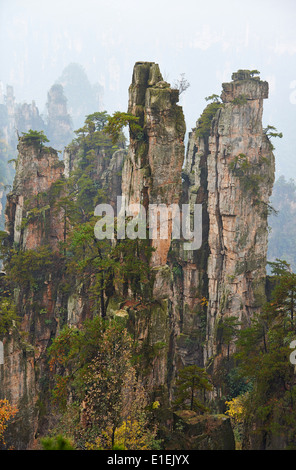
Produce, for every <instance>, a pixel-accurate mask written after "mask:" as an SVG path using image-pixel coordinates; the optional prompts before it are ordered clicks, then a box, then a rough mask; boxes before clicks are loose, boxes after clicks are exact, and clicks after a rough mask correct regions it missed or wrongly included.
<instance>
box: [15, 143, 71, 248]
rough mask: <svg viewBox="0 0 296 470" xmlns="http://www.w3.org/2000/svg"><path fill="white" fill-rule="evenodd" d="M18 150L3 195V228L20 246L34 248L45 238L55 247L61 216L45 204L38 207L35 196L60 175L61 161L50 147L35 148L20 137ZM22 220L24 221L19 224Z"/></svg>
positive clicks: (60, 230)
mask: <svg viewBox="0 0 296 470" xmlns="http://www.w3.org/2000/svg"><path fill="white" fill-rule="evenodd" d="M18 150H19V156H18V160H17V166H16V174H15V179H14V184H13V189H12V191H11V193H9V194H8V196H7V206H6V220H7V223H6V228H7V230H8V232H9V234H10V236H11V238H12V239H13V241H14V242H15V243H18V244H20V245H21V246H22V248H23V249H34V248H37V247H39V246H41V245H42V244H44V242H45V241H46V242H47V243H48V244H49V245H51V246H52V247H57V243H58V242H59V241H61V240H63V229H62V227H63V224H62V221H61V217H62V215H61V214H56V213H53V212H51V210H50V207H49V206H43V207H42V205H40V204H39V201H38V195H40V194H42V193H43V194H47V193H48V191H49V188H51V186H52V185H53V183H55V182H56V181H57V180H58V179H60V178H61V177H62V175H63V171H64V164H63V162H60V161H59V159H58V156H57V152H56V151H55V150H54V149H52V148H39V147H37V146H36V145H27V144H24V142H23V141H22V140H20V142H19V145H18ZM34 209H36V210H38V211H39V217H32V210H34ZM24 219H26V220H27V223H26V224H22V222H23V220H24ZM45 220H46V222H47V223H48V224H47V226H46V229H45V226H44V223H43V222H44V221H45Z"/></svg>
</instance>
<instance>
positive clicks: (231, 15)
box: [0, 0, 296, 179]
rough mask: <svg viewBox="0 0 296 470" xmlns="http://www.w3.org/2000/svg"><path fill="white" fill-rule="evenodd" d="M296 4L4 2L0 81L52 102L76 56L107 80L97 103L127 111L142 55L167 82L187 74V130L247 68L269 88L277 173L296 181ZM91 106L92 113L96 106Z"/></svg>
mask: <svg viewBox="0 0 296 470" xmlns="http://www.w3.org/2000/svg"><path fill="white" fill-rule="evenodd" d="M295 18H296V2H295V1H294V0H281V1H280V2H279V1H273V0H256V1H255V0H249V1H244V2H242V1H238V0H224V1H219V0H218V1H215V0H208V1H205V0H204V1H199V0H182V1H176V0H170V1H168V0H149V1H148V0H146V1H142V0H137V1H136V0H125V1H123V0H106V1H102V0H51V1H44V0H0V57H1V59H0V80H1V81H2V83H3V84H4V86H6V85H12V86H13V87H14V94H15V97H16V100H17V101H18V102H22V101H26V102H29V103H30V102H31V101H32V100H35V102H36V104H37V106H38V108H39V110H40V112H41V113H42V112H43V111H44V109H45V104H46V99H47V92H48V90H49V88H50V87H51V86H52V85H53V84H54V83H55V82H56V80H57V79H58V78H59V77H60V76H61V74H62V72H63V69H64V68H65V67H66V66H68V65H69V64H70V63H72V62H74V63H78V64H80V65H82V66H83V68H84V70H85V72H86V74H87V76H88V78H89V81H90V82H91V83H92V84H95V83H98V84H100V85H101V87H102V91H103V93H102V97H101V102H100V105H99V108H100V109H99V110H101V111H102V110H107V111H108V112H109V113H110V114H111V113H113V112H114V111H117V110H120V111H126V110H127V105H128V86H129V84H130V82H131V77H132V70H133V66H134V63H135V62H136V61H153V62H157V63H158V64H159V66H160V70H161V72H162V74H163V77H164V79H165V80H167V81H168V82H170V83H171V84H173V83H174V81H175V80H177V79H178V78H179V77H180V74H181V73H184V74H185V77H186V79H187V80H188V81H189V83H190V87H189V88H188V89H187V90H186V92H185V93H184V94H182V95H181V99H180V104H181V105H182V106H183V109H184V114H185V119H186V125H187V132H189V131H190V130H191V128H192V127H194V126H195V123H196V120H197V119H198V117H199V116H200V114H201V112H202V111H203V109H204V107H205V106H206V104H207V103H206V101H205V99H204V98H205V97H207V96H209V95H211V94H213V93H215V94H219V95H220V93H221V83H222V82H225V81H230V80H231V74H232V72H235V71H236V70H238V69H240V68H245V69H257V70H259V71H260V77H261V79H262V80H267V81H268V82H269V86H270V94H269V99H268V100H265V103H264V125H268V124H269V125H273V126H275V127H276V128H277V130H278V132H282V133H283V135H284V137H283V138H282V139H275V140H274V141H273V143H274V145H275V147H276V150H275V155H276V171H277V176H279V175H285V177H286V178H288V179H289V178H290V177H292V178H295V179H296V32H295ZM97 110H98V109H93V110H92V111H93V112H94V111H97Z"/></svg>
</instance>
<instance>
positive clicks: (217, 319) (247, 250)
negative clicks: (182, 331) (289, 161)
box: [184, 71, 275, 361]
mask: <svg viewBox="0 0 296 470" xmlns="http://www.w3.org/2000/svg"><path fill="white" fill-rule="evenodd" d="M232 80H233V81H232V82H231V83H224V84H223V85H222V87H223V91H222V94H221V99H222V103H221V104H216V108H217V111H216V112H215V115H214V117H213V119H212V121H211V124H210V127H209V129H208V133H207V132H205V129H204V120H205V114H203V115H202V116H201V118H200V119H199V120H198V121H197V127H196V128H195V129H193V130H192V132H191V134H190V137H189V144H188V152H187V157H186V162H185V169H184V174H185V175H186V178H187V181H188V182H189V183H188V185H187V194H188V198H189V200H195V201H196V200H198V199H199V195H200V194H203V202H204V204H205V205H206V211H207V219H208V226H207V227H204V228H205V229H206V232H207V234H208V240H207V242H208V249H209V252H208V257H207V261H206V264H207V267H206V274H207V278H208V281H207V282H208V308H207V342H206V348H205V361H208V360H209V359H210V358H213V356H215V355H217V353H218V352H219V351H218V341H217V334H216V333H217V327H218V325H219V324H220V323H221V322H223V320H225V318H226V317H227V316H234V317H236V318H237V319H238V321H239V322H242V323H243V324H245V325H246V324H248V323H249V321H250V318H251V317H252V315H253V314H254V313H255V312H256V311H258V309H260V307H261V306H262V303H263V302H264V300H265V276H266V272H265V266H266V252H267V242H268V226H267V214H268V210H269V197H270V195H271V192H272V186H273V182H274V171H275V163H274V155H273V153H272V145H271V143H270V141H269V139H268V137H267V136H266V133H265V132H264V129H263V127H262V112H263V100H264V99H266V98H267V97H268V83H267V82H264V81H261V80H260V79H259V78H258V77H256V78H253V77H252V76H251V74H250V72H248V71H239V72H237V73H234V74H233V75H232ZM213 109H215V108H213ZM208 110H209V108H208ZM205 177H206V180H207V184H206V186H205V179H204V178H205Z"/></svg>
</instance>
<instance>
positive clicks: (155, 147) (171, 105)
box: [122, 62, 185, 266]
mask: <svg viewBox="0 0 296 470" xmlns="http://www.w3.org/2000/svg"><path fill="white" fill-rule="evenodd" d="M178 95H179V93H178V90H175V89H172V88H171V87H170V85H169V84H168V83H166V82H164V81H163V78H162V76H161V73H160V70H159V67H158V65H157V64H155V63H153V62H137V63H136V64H135V67H134V71H133V79H132V84H131V85H130V88H129V106H128V112H129V113H131V114H134V115H135V116H137V117H139V125H140V126H141V127H142V136H141V138H140V139H139V138H138V137H137V136H134V135H133V134H132V132H131V135H130V147H129V151H128V155H127V158H126V161H125V164H124V168H123V177H122V178H123V179H122V194H123V195H124V196H125V197H126V203H127V204H139V203H140V204H143V206H144V207H145V208H146V210H147V215H148V205H149V204H165V205H170V204H178V203H179V199H180V196H181V191H182V187H181V169H182V164H183V160H184V134H185V121H184V116H183V111H182V108H181V107H180V106H178V105H177V104H176V103H177V102H178V98H179V97H178ZM171 217H172V216H169V233H168V237H167V239H160V238H158V239H157V240H152V246H153V247H154V248H156V251H155V252H154V253H153V255H152V260H151V264H152V265H153V266H158V265H165V264H166V261H167V254H168V250H169V248H170V241H171Z"/></svg>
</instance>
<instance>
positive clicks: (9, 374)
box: [0, 62, 274, 448]
mask: <svg viewBox="0 0 296 470" xmlns="http://www.w3.org/2000/svg"><path fill="white" fill-rule="evenodd" d="M267 96H268V84H267V83H266V82H263V81H261V80H260V79H259V78H254V77H253V76H252V74H251V73H250V72H248V71H239V72H237V73H235V74H233V76H232V82H231V83H227V84H223V92H222V95H221V99H222V102H220V101H219V100H217V99H216V98H214V100H213V103H211V104H209V105H208V106H207V107H206V109H205V111H204V112H203V114H202V115H201V117H200V119H199V120H198V121H197V125H196V128H195V129H192V131H191V132H190V134H189V142H188V148H187V151H186V156H185V155H184V134H185V122H184V116H183V112H182V108H181V107H180V106H178V105H177V102H178V97H179V93H178V90H176V89H173V88H171V87H170V85H169V84H168V83H166V82H165V81H164V80H163V78H162V76H161V73H160V70H159V67H158V65H157V64H155V63H152V62H137V63H136V64H135V67H134V71H133V78H132V84H131V86H130V89H129V104H128V113H129V114H133V115H134V116H136V117H137V118H138V121H137V124H136V125H134V126H133V125H130V146H129V149H128V153H127V154H126V152H125V151H124V150H117V151H116V152H115V153H114V154H113V156H112V158H110V159H109V158H108V159H105V158H104V152H103V150H102V151H100V152H98V154H97V155H96V161H95V164H94V167H93V178H94V179H95V181H96V182H97V184H98V187H99V188H104V189H107V194H108V196H109V201H110V202H111V203H112V204H113V205H115V201H116V196H119V195H122V196H124V197H125V199H126V204H127V205H130V204H139V203H140V204H142V205H143V206H144V207H145V209H146V211H147V213H148V215H149V210H151V204H164V205H166V206H167V205H172V204H175V205H178V206H180V209H181V212H182V204H189V205H190V207H191V208H192V207H193V205H194V204H200V205H201V206H202V244H201V246H200V247H199V248H198V249H197V250H194V251H193V250H191V251H190V250H189V251H188V250H185V249H184V243H183V240H182V239H176V240H172V239H171V236H172V214H171V215H170V217H169V229H168V237H167V238H166V239H160V238H156V239H153V240H151V241H149V243H151V245H152V247H153V248H154V249H155V251H154V252H153V254H152V258H151V262H150V265H151V270H152V273H153V280H154V284H153V295H152V297H153V299H152V300H150V301H149V302H148V303H147V305H143V302H142V301H141V300H139V301H138V299H136V300H135V296H133V295H132V293H131V292H129V291H128V292H127V295H126V298H125V302H121V303H119V302H118V299H117V298H116V294H115V295H114V298H112V299H111V300H110V303H109V304H108V312H107V314H108V315H110V316H112V315H116V314H118V315H120V314H121V315H122V314H124V315H126V316H127V317H128V318H129V320H130V325H132V328H133V334H134V336H135V337H136V338H137V340H138V341H139V342H141V343H142V344H146V345H147V347H149V348H150V349H149V351H150V352H151V351H152V350H153V351H154V355H153V356H151V357H150V356H148V355H147V357H149V361H150V362H149V364H146V365H145V367H144V366H143V371H145V374H146V376H145V380H146V385H147V387H148V389H149V390H150V391H151V390H153V391H154V392H153V393H155V395H154V396H156V398H157V399H159V400H163V402H165V401H166V400H168V401H169V400H170V399H171V398H172V397H173V394H174V383H175V377H176V375H177V373H178V369H179V368H181V367H183V366H184V365H191V364H196V365H198V366H200V367H204V366H207V367H208V370H209V371H210V372H211V373H213V374H214V373H215V371H216V370H217V368H218V365H219V361H220V359H221V358H223V357H225V355H226V354H229V353H231V350H232V344H226V343H225V342H224V343H223V341H221V339H220V338H219V334H218V330H219V328H220V331H221V325H222V327H223V322H225V319H227V318H232V317H235V318H236V319H237V320H239V321H240V322H242V324H243V325H247V324H248V322H249V321H250V318H251V317H252V315H253V314H254V313H255V312H256V311H258V309H259V308H260V306H261V305H262V303H263V301H264V299H265V264H266V251H267V213H268V209H269V196H270V194H271V190H272V185H273V180H274V156H273V153H272V149H271V146H270V142H269V140H268V137H267V136H266V134H265V132H264V130H263V128H262V111H263V99H265V98H267ZM184 157H185V162H184ZM78 158H79V149H75V148H74V147H72V148H68V149H67V150H66V152H65V162H64V164H61V162H59V161H58V158H57V154H56V152H55V151H53V150H52V149H45V148H37V147H36V146H35V147H34V146H32V145H31V146H28V145H27V146H25V145H24V143H23V141H22V140H21V141H20V143H19V157H18V162H17V168H16V177H15V182H14V187H13V190H12V192H11V193H10V194H9V196H8V202H7V208H6V215H7V226H6V227H7V231H8V233H9V237H10V243H11V244H12V243H15V244H18V245H19V247H20V248H21V250H23V251H24V252H26V251H30V250H32V251H34V249H39V248H40V247H42V246H43V245H44V246H46V247H49V248H50V250H51V251H52V253H53V254H55V253H57V252H58V243H59V241H62V240H63V238H64V235H65V234H64V225H63V220H64V219H63V212H62V210H61V212H60V213H56V211H53V210H52V206H51V202H50V199H48V198H49V197H50V195H51V194H52V193H51V191H52V188H53V187H54V185H55V183H56V182H57V181H59V180H60V179H61V178H64V177H66V178H68V177H69V175H70V174H71V171H72V170H73V169H75V165H77V161H78V160H77V159H78ZM64 166H65V169H64ZM121 171H122V175H121ZM182 177H183V183H182ZM42 198H43V199H42ZM45 221H46V223H45ZM159 229H160V227H159ZM58 262H59V260H58V257H57V259H54V260H53V262H52V263H53V264H51V265H49V267H48V268H46V269H45V272H44V275H42V276H41V278H40V279H39V280H38V282H39V281H40V282H41V283H42V287H40V286H41V284H39V291H38V292H30V293H28V292H24V291H22V290H21V289H20V291H19V292H18V293H16V298H17V302H18V306H19V309H20V312H21V315H22V322H21V330H23V331H25V332H27V333H28V335H29V341H28V343H26V345H25V346H24V343H23V342H22V341H21V340H20V337H18V333H17V332H16V331H15V330H14V333H13V334H11V335H10V336H8V337H7V338H6V339H5V364H4V366H0V380H1V383H2V384H3V387H4V388H3V389H2V392H1V393H2V394H3V393H4V394H5V395H6V396H8V397H9V398H10V399H11V400H12V401H13V402H14V403H19V404H20V403H22V402H23V403H25V409H26V410H27V414H26V412H24V413H23V414H22V419H23V420H27V421H26V422H27V423H29V427H30V431H28V435H27V436H26V437H24V435H23V434H22V432H20V434H19V435H22V436H23V437H22V438H21V437H19V438H18V439H19V440H18V443H17V445H18V447H19V448H26V447H30V448H32V446H33V442H34V433H35V432H36V430H37V429H38V425H39V430H40V422H39V423H38V412H37V410H36V406H35V405H36V403H37V400H38V396H39V395H40V393H41V392H42V390H43V388H42V386H41V382H42V380H41V378H40V375H39V374H41V375H42V374H43V375H44V376H46V366H45V362H44V355H45V352H46V349H47V347H48V346H49V344H50V341H51V339H52V338H54V337H55V336H56V335H57V333H58V331H59V325H60V323H62V322H64V321H66V322H68V324H71V325H72V324H74V325H77V324H79V323H80V322H81V321H82V319H84V317H85V311H84V307H85V305H84V302H85V298H87V296H85V297H83V296H82V295H80V292H79V291H78V290H76V291H75V289H76V285H75V286H72V290H71V293H70V294H69V292H68V293H66V294H65V293H64V292H62V291H61V290H59V285H58V284H59V279H60V276H61V275H62V274H61V273H60V272H59V267H58V266H59V264H58ZM53 269H54V271H53ZM38 282H37V287H38ZM80 288H81V286H80ZM36 305H37V308H36ZM40 308H41V310H42V311H43V312H44V315H43V316H42V315H37V313H36V312H37V310H38V311H39V313H40ZM62 309H64V310H66V313H65V314H64V315H63V318H62V317H61V315H60V314H59V312H60V311H61V310H62ZM83 312H84V313H83ZM155 351H157V353H155ZM147 357H146V358H145V357H144V358H143V361H145V360H147ZM146 366H147V367H146ZM37 371H38V373H37ZM18 383H20V384H22V385H21V386H20V388H19V389H17V384H18ZM216 394H217V396H219V390H216ZM213 396H214V397H215V394H214V395H213ZM28 410H30V412H29V411H28ZM30 413H31V414H30ZM29 414H30V416H29ZM198 421H199V420H196V423H197V424H198ZM214 421H215V419H214V420H213V422H214ZM216 421H217V420H216ZM216 421H215V422H216ZM217 422H219V423H218V426H219V427H220V428H221V429H222V428H223V429H224V426H226V428H227V433H228V432H229V423H228V424H227V425H226V424H225V421H224V420H223V419H222V418H221V419H218V421H217ZM194 423H195V421H194ZM196 423H195V424H196ZM189 424H190V426H191V424H192V423H189ZM195 424H194V426H195ZM190 426H189V427H190ZM188 429H189V428H188ZM188 432H189V434H190V433H192V432H193V434H194V436H195V433H196V429H195V428H194V429H193V431H192V429H191V428H190V430H189V431H188ZM214 434H215V433H214ZM219 439H220V437H219ZM230 441H231V436H230ZM204 442H206V440H205V441H204ZM221 442H222V441H221ZM205 445H206V444H205ZM223 445H224V444H223ZM225 445H226V444H225ZM231 445H232V444H231Z"/></svg>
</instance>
